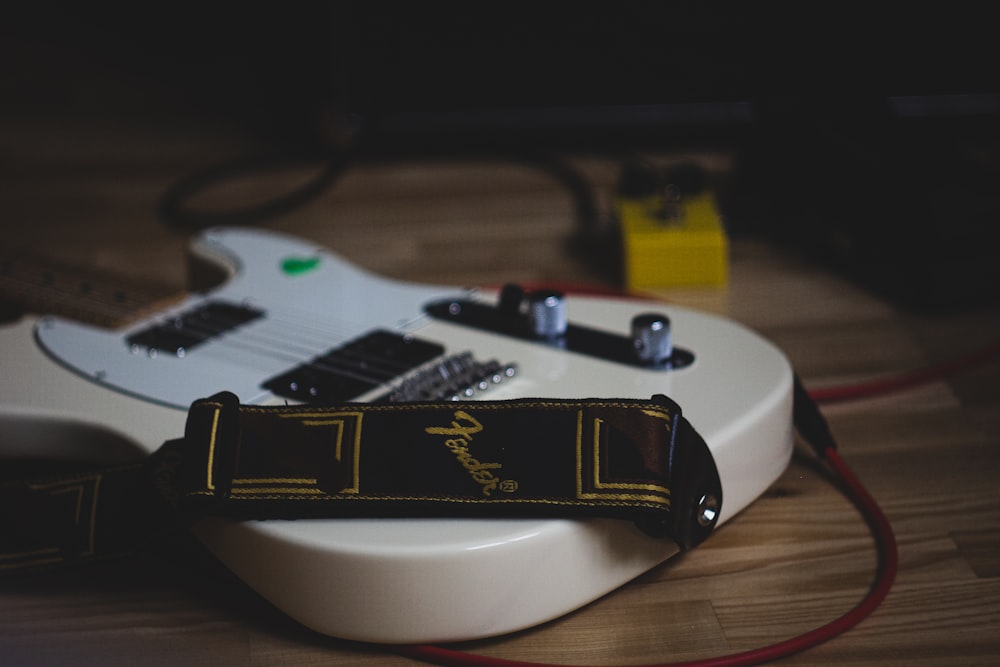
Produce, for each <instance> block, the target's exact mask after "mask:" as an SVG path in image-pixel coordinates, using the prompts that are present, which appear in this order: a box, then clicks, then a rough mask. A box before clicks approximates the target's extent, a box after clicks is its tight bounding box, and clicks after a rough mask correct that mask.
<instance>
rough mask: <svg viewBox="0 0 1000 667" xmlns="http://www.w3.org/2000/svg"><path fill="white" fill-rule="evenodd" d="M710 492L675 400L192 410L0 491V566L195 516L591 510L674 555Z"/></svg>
mask: <svg viewBox="0 0 1000 667" xmlns="http://www.w3.org/2000/svg"><path fill="white" fill-rule="evenodd" d="M721 501H722V486H721V483H720V481H719V475H718V471H717V469H716V466H715V462H714V461H713V459H712V455H711V453H710V451H709V449H708V447H707V446H706V444H705V442H704V440H703V439H702V438H701V437H700V436H699V435H698V434H697V433H696V432H695V430H694V429H693V428H692V427H691V425H690V424H689V423H688V422H687V421H686V420H685V419H684V418H683V417H682V415H681V410H680V408H679V407H678V406H677V404H676V403H674V402H673V401H671V400H670V399H668V398H666V397H663V396H655V397H653V398H652V399H651V400H645V401H644V400H617V399H588V400H553V399H521V400H514V401H474V402H462V403H458V402H436V403H387V404H374V403H348V404H344V405H339V406H322V407H317V406H286V407H260V406H247V405H240V403H239V399H238V398H237V397H236V396H235V395H233V394H230V393H221V394H217V395H215V396H213V397H211V398H208V399H203V400H199V401H197V402H195V403H194V404H193V405H192V406H191V409H190V411H189V413H188V419H187V425H186V428H185V433H184V437H183V438H180V439H177V440H171V441H168V442H166V443H164V444H163V446H162V447H160V449H158V450H157V451H156V452H155V453H153V454H152V455H151V456H150V457H149V458H148V459H147V460H144V461H139V462H135V463H131V464H124V465H118V466H109V467H106V468H103V469H99V470H90V471H86V472H76V473H72V474H64V475H57V476H50V477H44V478H35V479H28V480H25V479H15V480H7V481H3V482H0V572H14V571H24V570H27V569H35V568H39V567H45V566H52V565H59V564H66V563H72V562H80V561H86V560H92V559H97V558H105V557H109V556H115V555H121V554H124V553H127V552H129V551H133V550H135V549H136V548H138V547H140V546H141V545H142V543H143V541H144V540H146V539H149V538H150V537H151V536H153V535H155V534H157V533H160V532H162V531H164V530H176V529H178V528H183V527H186V526H189V525H191V524H192V523H193V522H196V521H198V520H199V519H200V518H203V517H206V516H223V517H230V518H232V519H234V520H258V519H259V520H287V519H297V518H319V517H328V518H335V517H373V518H374V517H483V518H489V517H578V518H587V517H602V518H614V519H622V520H629V521H633V522H635V523H636V525H637V526H638V527H639V528H641V529H642V530H643V531H645V532H647V533H648V534H650V535H651V536H652V537H654V538H669V539H672V540H674V541H675V542H677V544H678V545H679V546H680V547H681V548H683V549H689V548H691V547H693V546H695V545H696V544H698V543H700V542H701V541H702V540H703V539H705V537H707V536H708V534H709V533H710V532H711V530H712V528H713V527H714V526H715V523H716V521H717V519H718V515H719V509H720V507H721Z"/></svg>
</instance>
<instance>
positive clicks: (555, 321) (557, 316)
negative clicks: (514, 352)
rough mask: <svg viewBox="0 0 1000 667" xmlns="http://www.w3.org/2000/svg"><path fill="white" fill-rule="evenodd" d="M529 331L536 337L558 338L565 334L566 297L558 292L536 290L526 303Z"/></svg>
mask: <svg viewBox="0 0 1000 667" xmlns="http://www.w3.org/2000/svg"><path fill="white" fill-rule="evenodd" d="M528 320H529V321H530V323H531V331H532V333H533V334H535V336H537V337H538V338H546V339H552V338H560V337H562V336H563V335H565V334H566V326H567V320H566V299H565V298H564V297H563V295H562V294H561V293H560V292H538V293H535V294H532V295H531V298H530V299H529V304H528Z"/></svg>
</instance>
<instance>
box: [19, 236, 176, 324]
mask: <svg viewBox="0 0 1000 667" xmlns="http://www.w3.org/2000/svg"><path fill="white" fill-rule="evenodd" d="M181 296H182V295H181V294H179V293H177V291H176V290H174V289H172V288H170V287H167V286H166V285H162V284H158V283H155V282H152V281H148V280H147V281H141V282H140V281H135V280H133V279H126V278H122V277H120V276H117V275H114V274H112V273H109V272H101V271H96V270H93V269H89V268H86V267H82V266H74V265H64V264H61V263H58V262H56V261H53V260H51V259H49V258H47V257H44V256H42V255H39V254H36V253H31V252H7V253H5V256H3V257H2V258H0V301H2V302H3V303H4V304H5V305H13V306H16V307H17V308H19V309H21V310H24V311H28V312H33V313H36V314H44V315H59V316H62V317H66V318H68V319H72V320H76V321H80V322H85V323H88V324H93V325H96V326H100V327H103V328H109V329H111V328H118V327H122V326H125V325H127V324H129V323H131V322H134V321H136V320H137V319H139V318H141V317H143V316H144V315H146V314H149V313H150V312H153V311H155V310H158V309H160V308H162V307H164V306H165V305H166V304H169V303H171V302H172V301H175V300H177V299H179V298H180V297H181Z"/></svg>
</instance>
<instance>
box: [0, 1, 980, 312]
mask: <svg viewBox="0 0 1000 667" xmlns="http://www.w3.org/2000/svg"><path fill="white" fill-rule="evenodd" d="M746 5H747V3H733V4H731V5H730V4H726V3H694V2H690V3H688V2H680V3H658V2H620V3H579V2H577V3H520V2H503V3H490V2H487V3H434V2H408V3H392V2H367V3H360V2H359V3H349V2H343V3H286V4H266V5H265V4H261V3H238V4H237V3H221V4H219V3H205V4H202V5H195V4H190V3H152V4H150V3H129V4H124V3H115V4H92V3H73V4H66V5H59V4H56V5H47V6H44V7H30V8H26V7H19V8H16V9H5V10H4V14H5V16H4V20H3V21H2V24H3V28H2V29H0V30H2V34H0V37H2V42H3V46H2V47H0V48H2V52H0V56H2V60H3V66H2V67H3V69H2V79H0V87H2V88H0V102H2V104H3V108H4V113H5V115H8V116H11V115H15V116H22V117H23V116H36V117H49V118H59V117H60V116H63V117H66V116H72V117H73V118H77V119H80V118H83V119H86V118H100V119H105V120H106V119H122V120H123V121H134V120H135V119H143V120H146V121H148V122H162V123H174V124H182V123H185V122H197V121H202V120H207V121H212V122H221V123H225V124H226V125H228V126H230V127H233V128H238V129H239V130H240V131H242V132H245V133H246V134H247V135H248V136H252V137H255V138H257V139H259V140H261V141H266V142H273V143H275V144H280V145H292V146H304V147H322V148H324V149H327V148H331V147H332V148H337V147H341V146H344V145H351V146H352V147H354V149H355V158H356V159H365V158H366V157H375V156H378V157H379V158H383V159H384V158H385V157H397V156H398V157H402V156H412V155H417V156H421V157H440V156H448V155H452V154H469V153H482V154H488V153H495V152H516V151H532V152H537V151H539V150H548V149H553V150H560V151H569V152H573V151H577V152H586V151H602V152H609V151H610V152H615V153H616V154H618V153H620V154H622V155H628V154H630V153H631V152H634V151H650V150H664V149H665V150H670V149H683V150H688V149H692V148H693V149H698V148H711V149H718V148H722V149H726V150H731V151H732V153H733V154H734V156H735V158H736V169H735V171H734V173H733V175H732V179H731V182H730V185H731V187H729V188H728V189H727V191H726V193H725V199H726V203H725V208H726V211H727V222H728V224H729V225H730V231H731V233H734V234H735V233H754V234H762V235H766V236H768V237H769V238H772V239H774V240H775V241H778V242H781V243H786V244H789V245H790V246H793V247H795V248H796V249H798V250H800V251H802V252H805V253H810V254H813V255H814V256H816V257H820V258H823V260H824V261H827V262H830V263H831V264H832V265H834V266H836V267H838V268H839V269H842V270H844V271H845V272H848V273H850V274H851V275H853V276H855V277H857V278H858V279H859V280H861V281H862V282H864V283H865V284H867V285H870V286H872V287H873V289H877V290H879V291H881V292H883V293H884V294H886V295H887V296H889V297H890V298H892V299H894V300H896V301H898V302H899V303H901V304H903V305H905V306H907V307H911V308H928V307H929V308H949V307H955V306H965V305H968V304H970V303H971V304H973V305H976V304H980V303H982V302H984V301H988V300H990V298H991V297H992V295H993V292H995V290H994V289H993V288H992V285H993V284H995V283H996V282H997V280H996V279H997V278H998V275H997V271H998V269H997V268H996V262H994V261H993V255H994V253H993V252H992V246H991V245H990V243H989V242H988V241H989V240H991V234H990V232H991V230H992V227H993V225H994V222H995V220H996V218H997V215H998V212H1000V203H998V199H997V193H996V183H997V175H998V173H1000V172H998V167H997V146H998V137H997V127H998V125H997V114H998V112H1000V91H998V90H997V87H998V86H997V77H996V76H995V75H994V73H993V71H992V68H993V66H994V65H993V64H994V63H996V62H1000V58H998V57H997V56H998V55H1000V53H998V51H1000V46H998V42H997V40H996V39H995V38H994V36H993V35H992V34H991V27H990V26H991V22H990V21H988V20H987V18H986V17H985V16H983V15H977V14H975V13H967V12H965V11H963V10H961V9H957V8H954V7H951V6H948V5H940V4H935V5H932V6H929V7H927V8H924V9H913V8H912V7H900V8H898V9H893V8H889V9H887V8H884V7H883V8H880V9H878V10H872V9H871V8H868V7H864V6H854V5H852V4H850V3H847V4H845V3H836V4H833V3H830V4H825V5H824V4H821V3H809V4H808V6H807V7H804V8H802V7H797V6H794V5H793V6H791V7H782V6H778V7H775V6H771V7H769V8H768V9H767V10H764V9H761V8H759V7H756V6H754V7H747V6H746ZM958 293H961V294H963V296H962V297H961V298H958V297H957V296H956V295H957V294H958Z"/></svg>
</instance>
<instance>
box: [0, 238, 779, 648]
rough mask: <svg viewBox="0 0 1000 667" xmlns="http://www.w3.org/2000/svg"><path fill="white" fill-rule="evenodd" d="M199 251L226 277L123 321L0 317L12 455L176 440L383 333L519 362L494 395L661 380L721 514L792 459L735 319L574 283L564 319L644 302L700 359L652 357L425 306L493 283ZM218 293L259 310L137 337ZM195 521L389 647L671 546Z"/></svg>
mask: <svg viewBox="0 0 1000 667" xmlns="http://www.w3.org/2000/svg"><path fill="white" fill-rule="evenodd" d="M192 250H193V251H194V253H195V254H197V255H198V256H200V257H202V258H209V259H211V260H213V261H215V262H218V263H221V264H222V265H224V266H225V267H227V268H228V269H229V270H230V271H231V273H232V277H231V279H230V280H229V281H228V282H227V283H225V284H224V285H222V286H221V287H219V288H218V289H216V290H214V291H212V292H210V293H207V294H197V295H189V296H188V297H187V299H186V301H185V302H183V303H179V304H177V305H176V307H172V308H171V309H170V310H169V311H167V312H163V313H159V314H157V315H156V316H154V317H152V318H149V320H147V321H143V322H139V323H137V324H135V325H133V326H130V327H128V329H127V330H123V331H106V330H101V329H97V328H94V327H90V326H87V325H83V324H78V323H75V322H72V321H69V320H65V319H61V318H57V317H43V318H41V319H38V320H32V319H29V318H24V319H22V320H20V321H18V322H17V323H14V324H11V325H8V326H3V327H0V372H2V373H3V378H4V381H3V383H2V384H0V430H2V432H3V433H4V436H5V437H4V443H3V447H4V449H5V454H6V455H12V456H32V457H74V456H80V455H81V452H82V453H84V455H85V456H94V457H101V458H103V459H104V460H113V459H122V458H134V457H135V456H136V454H137V453H138V451H141V452H143V453H149V452H152V451H153V450H155V449H156V448H158V447H159V446H160V445H161V444H162V443H163V442H164V441H165V440H168V439H172V438H176V437H178V436H180V435H182V433H183V429H184V423H185V419H186V408H187V406H188V405H189V404H190V403H191V402H192V401H193V400H195V399H198V398H203V397H206V396H209V395H211V394H213V393H215V392H217V391H220V390H229V391H232V392H234V393H236V394H237V395H238V396H239V397H240V399H241V400H242V401H243V402H244V403H258V404H273V403H281V402H284V401H285V399H283V398H281V397H279V396H275V395H274V394H273V393H272V392H271V391H268V390H265V389H263V388H262V383H263V382H264V381H265V380H266V379H268V378H270V377H273V376H275V375H278V374H280V373H282V372H283V371H286V370H287V369H289V368H291V367H293V366H295V365H296V364H299V363H302V362H304V361H308V360H309V359H311V358H313V357H316V356H317V355H321V354H323V353H324V352H325V351H326V350H329V349H331V348H335V347H337V346H338V345H341V344H342V343H344V342H346V341H349V340H351V339H355V338H357V337H358V336H361V335H363V334H365V333H366V332H368V331H371V330H374V329H384V330H390V331H394V332H400V333H405V334H412V335H414V336H417V337H419V338H420V339H422V340H428V341H433V342H435V343H438V344H440V345H442V346H444V348H445V350H446V351H447V353H448V354H452V353H458V352H464V351H469V352H471V353H472V354H473V356H474V357H476V358H479V359H494V358H496V359H499V360H500V361H501V362H504V363H507V362H512V363H514V364H516V366H517V374H516V376H514V377H513V378H506V379H504V380H503V381H502V382H500V383H499V384H496V385H495V386H491V387H490V388H488V389H487V390H486V391H484V392H482V394H481V396H482V397H483V398H490V399H506V398H519V397H528V396H531V397H562V398H592V397H609V398H611V397H622V398H649V397H650V396H652V395H653V394H666V395H667V396H669V397H670V398H672V399H673V400H674V401H676V402H677V403H678V404H679V405H680V406H681V408H682V410H683V411H684V414H685V416H686V417H687V419H688V420H689V421H690V422H691V424H692V425H693V426H694V428H695V429H696V430H697V431H698V432H699V433H700V434H701V435H702V437H703V438H704V439H705V441H706V443H707V444H708V446H709V449H710V450H711V451H712V454H713V456H714V458H715V461H716V465H717V467H718V470H719V475H720V478H721V481H722V488H723V505H722V513H721V517H720V522H723V521H726V520H728V519H729V518H732V517H733V516H734V515H735V514H736V513H738V512H739V511H740V510H741V509H742V508H743V507H745V506H746V505H747V504H749V503H750V502H751V501H752V500H753V499H754V498H756V497H757V496H758V495H759V494H760V493H761V492H763V491H764V490H765V489H766V488H767V487H768V486H769V485H770V484H771V483H772V482H773V481H774V480H775V479H776V478H777V477H778V476H779V475H780V474H781V472H782V471H783V470H784V469H785V467H786V465H787V463H788V460H789V457H790V455H791V449H792V427H791V395H792V373H791V369H790V367H789V364H788V362H787V361H786V359H785V357H784V356H783V355H782V353H781V352H780V351H779V350H778V349H776V348H775V347H774V346H773V345H771V344H770V343H768V342H767V341H765V340H763V339H762V338H760V337H759V336H757V335H756V334H754V333H752V332H750V331H749V330H747V329H745V328H744V327H742V326H740V325H738V324H735V323H733V322H730V321H726V320H724V319H721V318H718V317H714V316H709V315H706V314H702V313H698V312H693V311H691V310H687V309H683V308H678V307H673V306H669V305H662V304H651V303H649V302H641V301H633V300H626V299H606V298H590V297H574V296H569V297H567V300H566V305H567V311H568V317H569V319H570V321H571V322H574V323H579V324H582V325H586V326H588V327H592V328H594V329H600V330H606V331H612V332H619V333H621V334H622V335H628V327H629V322H630V320H631V319H632V317H633V316H634V315H636V314H638V313H641V312H646V311H649V310H651V309H654V310H659V311H662V312H665V313H666V314H667V315H668V316H669V317H670V320H671V322H672V326H673V338H674V341H675V345H676V346H678V347H682V348H684V349H686V350H688V351H690V352H691V353H693V355H694V361H693V363H691V364H690V365H688V366H686V367H684V368H679V369H674V370H662V369H642V368H636V367H634V366H627V365H623V364H618V363H615V362H611V361H606V360H602V359H597V358H593V357H591V356H588V355H584V354H579V353H577V352H572V351H566V350H560V349H556V348H554V347H552V346H548V345H541V344H537V343H534V342H531V341H526V340H523V339H518V338H516V337H511V336H504V335H501V334H497V333H489V332H486V331H481V330H476V329H472V328H469V327H466V326H462V325H458V324H454V323H451V322H447V321H441V320H439V319H434V318H431V317H429V316H427V315H426V314H425V313H424V306H425V305H426V304H427V303H429V302H431V301H436V300H440V299H443V298H456V297H460V298H474V299H480V300H484V301H492V300H495V299H496V295H494V294H492V293H483V294H477V295H473V296H471V297H470V295H469V294H468V293H463V292H462V290H456V289H448V288H439V287H431V286H421V285H412V284H407V283H402V282H396V281H390V280H386V279H383V278H380V277H377V276H374V275H372V274H369V273H366V272H364V271H362V270H360V269H358V268H357V267H354V266H352V265H350V264H348V263H347V262H345V261H344V260H343V259H340V258H338V257H336V256H334V255H333V254H331V253H330V252H328V251H326V250H324V249H321V248H316V247H314V246H312V245H310V244H308V243H306V242H303V241H301V240H298V239H294V238H289V237H287V236H282V235H279V234H276V233H272V232H264V231H256V230H240V229H216V230H211V231H208V232H206V233H204V234H202V235H201V236H200V237H198V238H197V239H196V240H195V241H194V243H193V246H192ZM289 261H290V262H291V264H289V263H288V262H289ZM283 262H284V264H283ZM283 267H284V268H283ZM208 300H225V301H228V302H232V303H235V304H244V305H249V306H253V307H255V308H256V309H258V311H259V312H260V313H262V315H261V316H259V317H257V318H256V319H254V320H253V321H250V322H248V323H246V324H243V325H241V326H238V327H235V328H234V329H232V330H231V331H227V332H225V333H223V334H221V335H218V336H216V337H214V338H212V339H210V340H206V341H205V342H202V343H201V344H199V345H198V346H197V347H193V348H192V349H190V350H184V352H185V354H183V355H178V354H162V353H161V354H151V353H150V351H149V350H147V349H145V348H143V347H142V346H141V345H139V346H137V345H134V344H130V343H129V342H128V339H129V337H130V336H131V335H133V334H135V333H136V332H139V331H142V330H144V329H148V328H149V327H150V326H151V325H152V324H155V323H156V322H162V321H168V320H169V319H170V318H171V317H173V316H175V315H177V314H179V313H183V312H185V311H190V310H191V309H192V308H194V307H197V306H198V305H199V304H200V303H203V302H206V301H208ZM394 382H398V379H396V380H394ZM387 388H388V387H387V386H381V387H378V388H377V389H375V390H372V391H370V392H367V393H365V394H364V395H363V396H361V397H360V398H359V400H369V399H373V398H374V397H376V396H378V395H380V394H383V393H384V392H385V391H386V389H387ZM476 397H478V396H475V397H473V398H476ZM276 444H278V445H280V443H276ZM195 531H196V534H197V535H198V537H199V538H200V539H201V540H203V541H204V543H205V544H206V545H207V546H208V547H209V548H210V549H211V550H212V551H213V552H214V553H215V554H216V555H217V556H218V558H219V559H220V560H221V561H222V562H224V563H225V564H226V565H227V566H228V567H229V568H231V569H232V571H233V572H235V573H236V574H237V575H238V576H239V577H241V578H242V579H243V580H244V581H246V583H247V584H248V585H250V586H251V587H252V588H254V589H255V590H256V591H258V592H259V593H260V594H261V595H263V596H264V597H265V598H267V599H268V600H269V601H271V602H272V603H273V604H274V605H275V606H277V607H278V608H280V609H282V610H283V611H284V612H286V613H287V614H289V615H290V616H292V617H293V618H295V619H297V620H298V621H299V622H301V623H303V624H304V625H306V626H308V627H310V628H312V629H314V630H316V631H318V632H321V633H324V634H329V635H333V636H337V637H342V638H347V639H355V640H362V641H374V642H388V643H413V642H420V643H422V642H442V641H457V640H467V639H474V638H480V637H487V636H492V635H498V634H503V633H507V632H512V631H515V630H519V629H522V628H526V627H530V626H532V625H536V624H539V623H542V622H545V621H547V620H550V619H553V618H555V617H558V616H560V615H562V614H565V613H567V612H569V611H572V610H574V609H576V608H578V607H580V606H582V605H584V604H586V603H588V602H590V601H592V600H594V599H596V598H598V597H600V596H601V595H604V594H605V593H607V592H609V591H611V590H613V589H615V588H616V587H618V586H620V585H622V584H624V583H625V582H627V581H629V580H630V579H632V578H634V577H636V576H637V575H639V574H641V573H643V572H645V571H647V570H648V569H650V568H652V567H654V566H655V565H657V564H659V563H661V562H662V561H664V560H665V559H667V558H669V557H670V556H671V555H673V554H674V553H676V551H677V547H676V546H675V545H674V544H672V543H671V542H669V541H666V540H657V539H652V538H649V537H647V536H646V535H644V534H643V533H641V532H640V531H639V530H638V529H636V528H635V527H634V526H633V525H631V524H630V523H628V522H623V521H614V520H552V519H546V520H541V519H539V520H531V519H517V520H471V519H462V520H457V519H456V520H443V519H357V520H345V519H340V520H300V521H267V522H256V521H249V522H233V521H228V520H221V519H211V520H205V521H203V522H202V523H200V524H199V525H198V526H197V527H196V529H195Z"/></svg>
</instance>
